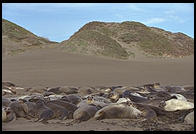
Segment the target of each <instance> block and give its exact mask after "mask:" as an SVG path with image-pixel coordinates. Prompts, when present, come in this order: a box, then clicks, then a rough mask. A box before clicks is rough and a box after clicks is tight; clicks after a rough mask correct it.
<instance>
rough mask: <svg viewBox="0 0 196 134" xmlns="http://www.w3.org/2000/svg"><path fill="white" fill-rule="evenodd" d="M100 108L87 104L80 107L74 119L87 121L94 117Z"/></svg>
mask: <svg viewBox="0 0 196 134" xmlns="http://www.w3.org/2000/svg"><path fill="white" fill-rule="evenodd" d="M98 110H99V109H98V108H97V107H96V106H94V105H91V104H89V105H85V106H83V107H79V108H78V109H77V110H76V111H75V112H74V114H73V119H74V121H75V122H78V123H79V122H81V121H87V120H89V119H90V118H92V117H93V116H94V115H95V113H96V112H97V111H98Z"/></svg>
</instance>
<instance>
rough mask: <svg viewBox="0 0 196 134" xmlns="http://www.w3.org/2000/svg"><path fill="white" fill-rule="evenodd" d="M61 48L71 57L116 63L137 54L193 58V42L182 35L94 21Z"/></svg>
mask: <svg viewBox="0 0 196 134" xmlns="http://www.w3.org/2000/svg"><path fill="white" fill-rule="evenodd" d="M61 48H62V49H64V51H67V52H71V53H80V54H87V55H97V56H106V57H113V58H118V59H128V58H130V57H131V58H132V57H135V56H136V55H137V52H141V53H142V54H143V55H145V56H155V57H157V56H158V57H182V56H188V55H192V54H194V40H193V39H192V38H191V37H189V36H187V35H185V34H183V33H172V32H169V31H165V30H163V29H159V28H155V27H148V26H146V25H144V24H142V23H139V22H134V21H131V22H129V21H126V22H122V23H105V22H97V21H93V22H90V23H87V24H86V25H84V26H83V27H82V28H81V29H79V31H77V32H76V33H75V34H74V35H72V36H71V37H70V38H69V39H68V40H65V41H63V42H61ZM136 50H137V51H136Z"/></svg>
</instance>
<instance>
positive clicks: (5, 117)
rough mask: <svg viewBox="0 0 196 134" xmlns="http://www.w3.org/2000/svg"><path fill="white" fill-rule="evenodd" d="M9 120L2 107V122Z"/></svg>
mask: <svg viewBox="0 0 196 134" xmlns="http://www.w3.org/2000/svg"><path fill="white" fill-rule="evenodd" d="M6 119H7V115H6V111H5V108H4V107H2V122H5V121H6Z"/></svg>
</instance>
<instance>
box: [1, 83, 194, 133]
mask: <svg viewBox="0 0 196 134" xmlns="http://www.w3.org/2000/svg"><path fill="white" fill-rule="evenodd" d="M31 89H32V88H22V87H19V86H16V85H15V84H13V83H11V82H2V92H3V93H2V122H3V123H10V122H14V121H16V120H17V119H19V118H25V119H27V120H29V121H33V122H41V123H43V124H45V125H47V124H50V121H51V120H53V119H56V120H58V122H59V123H61V124H62V123H63V124H65V126H70V125H73V124H78V123H81V122H85V121H88V120H94V121H98V122H100V121H101V120H106V119H119V120H121V119H128V120H130V122H133V121H134V120H137V123H143V125H141V126H142V127H144V128H145V129H143V130H149V127H150V125H149V126H148V125H147V126H145V125H144V124H145V122H157V123H158V122H159V123H160V122H161V123H162V124H165V125H166V124H168V123H183V124H189V125H191V128H192V129H194V86H173V85H172V86H161V84H160V83H152V84H144V85H141V86H135V87H128V86H111V87H104V86H100V87H68V86H64V87H45V88H42V89H40V90H38V89H33V91H32V90H31ZM21 90H23V91H24V92H23V94H22V93H21ZM30 90H31V91H30ZM66 120H69V121H68V122H66V123H64V122H65V121H66ZM100 123H101V122H100ZM149 124H151V123H149ZM165 129H166V128H165ZM167 129H168V130H169V129H171V128H167ZM151 130H152V129H151ZM155 130H156V129H155ZM174 130H175V129H174Z"/></svg>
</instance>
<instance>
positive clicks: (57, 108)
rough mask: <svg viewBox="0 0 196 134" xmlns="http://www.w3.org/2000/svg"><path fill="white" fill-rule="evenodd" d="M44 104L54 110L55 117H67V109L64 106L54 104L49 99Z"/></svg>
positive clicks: (61, 118)
mask: <svg viewBox="0 0 196 134" xmlns="http://www.w3.org/2000/svg"><path fill="white" fill-rule="evenodd" d="M45 105H46V106H47V107H49V108H50V109H51V110H52V111H53V112H54V115H55V118H58V119H60V120H63V119H66V118H67V117H68V110H67V109H66V108H65V107H63V106H61V105H58V104H55V103H53V102H51V101H47V102H45Z"/></svg>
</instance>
